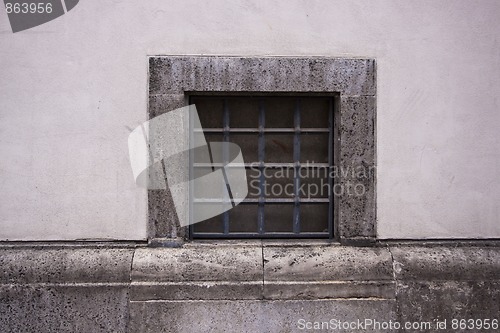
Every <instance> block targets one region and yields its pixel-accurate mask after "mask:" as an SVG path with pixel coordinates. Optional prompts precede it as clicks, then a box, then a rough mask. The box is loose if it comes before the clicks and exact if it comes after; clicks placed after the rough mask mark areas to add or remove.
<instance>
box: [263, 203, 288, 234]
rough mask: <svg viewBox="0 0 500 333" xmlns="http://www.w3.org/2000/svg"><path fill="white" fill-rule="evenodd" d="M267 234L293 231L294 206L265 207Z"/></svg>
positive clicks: (267, 205)
mask: <svg viewBox="0 0 500 333" xmlns="http://www.w3.org/2000/svg"><path fill="white" fill-rule="evenodd" d="M264 219H265V225H264V229H265V231H266V232H290V231H292V230H293V224H292V222H293V204H266V205H265V207H264Z"/></svg>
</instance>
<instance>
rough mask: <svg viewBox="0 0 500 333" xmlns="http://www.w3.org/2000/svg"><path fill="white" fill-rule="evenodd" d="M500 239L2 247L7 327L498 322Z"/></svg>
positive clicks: (290, 327)
mask: <svg viewBox="0 0 500 333" xmlns="http://www.w3.org/2000/svg"><path fill="white" fill-rule="evenodd" d="M499 245H500V244H499V243H496V242H493V243H491V244H490V245H484V246H463V245H461V246H458V243H457V244H455V245H450V246H448V245H438V246H423V245H421V244H420V243H417V244H397V243H387V244H379V245H378V246H377V247H372V248H367V247H358V248H355V247H345V246H340V245H334V244H332V245H324V244H323V245H320V244H317V243H311V244H309V245H308V244H305V243H304V244H302V245H293V244H285V243H284V244H269V243H266V242H260V243H259V242H253V243H242V244H237V243H231V242H228V243H219V244H217V243H215V244H200V243H190V244H185V245H184V246H183V247H180V248H145V247H140V248H136V249H134V247H125V248H117V247H110V248H106V247H90V246H89V247H80V246H78V247H71V246H67V247H51V246H44V247H33V248H29V247H26V246H24V245H23V246H20V247H16V246H9V247H0V260H1V264H2V267H3V269H2V271H1V273H0V299H1V302H0V313H2V316H1V317H0V331H1V332H2V333H3V332H6V333H7V332H37V333H38V332H42V333H43V332H134V333H135V332H296V331H297V332H298V331H301V330H299V329H298V320H299V319H304V320H305V321H329V320H330V319H332V318H337V319H341V320H356V319H365V318H373V319H377V320H379V321H384V320H393V321H396V320H397V321H398V322H406V321H431V322H432V321H433V320H437V319H438V320H444V319H447V320H448V321H451V319H470V318H492V319H494V318H499V317H500V246H499ZM340 331H342V330H340ZM362 331H363V330H361V332H362ZM366 331H370V332H377V331H376V330H366ZM382 331H383V332H390V330H382ZM382 331H381V332H382ZM427 331H429V330H427ZM430 331H432V330H430ZM430 331H429V332H430ZM400 332H413V331H411V330H406V331H405V330H400ZM415 332H418V330H417V331H415ZM440 332H454V331H453V330H452V329H450V327H448V329H447V330H440Z"/></svg>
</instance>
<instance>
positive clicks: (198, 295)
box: [131, 245, 262, 300]
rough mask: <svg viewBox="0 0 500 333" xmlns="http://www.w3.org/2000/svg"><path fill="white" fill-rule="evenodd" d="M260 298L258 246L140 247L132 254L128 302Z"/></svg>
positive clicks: (260, 266) (260, 259)
mask: <svg viewBox="0 0 500 333" xmlns="http://www.w3.org/2000/svg"><path fill="white" fill-rule="evenodd" d="M260 298H262V249H261V247H260V246H248V245H240V246H200V247H196V246H192V247H184V248H142V249H138V250H137V251H136V253H135V256H134V263H133V267H132V285H131V299H132V300H157V299H260Z"/></svg>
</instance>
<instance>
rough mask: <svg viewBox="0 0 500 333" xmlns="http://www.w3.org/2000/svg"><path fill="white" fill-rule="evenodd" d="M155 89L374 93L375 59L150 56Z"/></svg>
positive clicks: (151, 88) (165, 91) (161, 91)
mask: <svg viewBox="0 0 500 333" xmlns="http://www.w3.org/2000/svg"><path fill="white" fill-rule="evenodd" d="M149 68H150V72H149V74H150V76H149V91H150V94H152V95H156V94H178V93H179V92H184V91H213V92H216V91H222V92H228V91H268V92H274V91H275V92H279V91H281V92H300V91H304V92H306V91H317V92H341V93H342V94H343V95H347V96H356V95H375V86H376V83H375V62H374V61H373V60H372V59H343V58H328V57H222V56H221V57H203V56H193V57H189V56H167V57H161V56H158V57H150V58H149Z"/></svg>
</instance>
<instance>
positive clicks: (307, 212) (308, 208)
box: [300, 203, 328, 232]
mask: <svg viewBox="0 0 500 333" xmlns="http://www.w3.org/2000/svg"><path fill="white" fill-rule="evenodd" d="M300 227H301V232H328V203H326V204H301V205H300Z"/></svg>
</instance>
